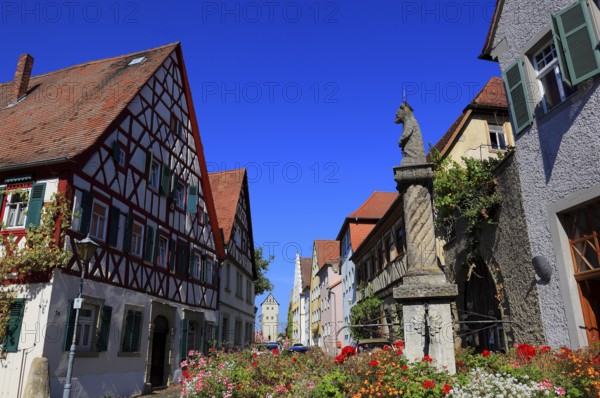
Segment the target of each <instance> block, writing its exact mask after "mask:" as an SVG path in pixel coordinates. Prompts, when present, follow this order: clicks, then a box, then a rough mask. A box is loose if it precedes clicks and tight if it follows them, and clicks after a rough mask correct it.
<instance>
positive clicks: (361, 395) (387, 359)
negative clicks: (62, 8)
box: [182, 342, 600, 398]
mask: <svg viewBox="0 0 600 398" xmlns="http://www.w3.org/2000/svg"><path fill="white" fill-rule="evenodd" d="M402 349H403V345H402V343H400V342H398V343H397V344H395V345H394V347H393V348H390V347H386V348H385V349H383V350H374V351H372V352H370V353H368V354H359V355H356V352H355V351H354V350H353V349H351V348H344V349H342V351H341V353H340V355H338V356H337V357H336V358H335V359H334V358H331V357H329V356H327V355H326V354H324V353H323V352H322V351H320V350H318V349H315V350H310V351H309V352H307V353H290V352H289V351H284V352H281V353H275V355H274V354H268V355H260V356H258V355H255V354H252V353H251V352H248V351H246V352H244V351H241V352H234V353H224V352H221V351H217V350H213V351H211V353H210V355H208V356H204V355H202V354H200V353H197V352H190V356H189V358H188V360H187V361H184V362H183V363H182V365H185V366H187V369H188V370H187V372H185V375H186V376H185V378H184V379H183V380H182V397H184V398H188V397H189V398H192V397H193V398H201V397H261V398H263V397H273V398H274V397H314V398H321V397H340V398H343V397H352V398H365V397H396V396H402V397H421V398H424V397H473V398H475V397H477V398H485V397H497V396H503V397H504V398H509V397H518V398H527V397H548V396H555V397H558V396H566V397H584V398H589V397H600V354H599V351H600V347H598V346H594V347H591V348H586V349H581V350H577V351H572V350H569V349H567V348H561V349H557V350H552V349H550V347H547V346H539V347H533V346H529V345H526V344H521V345H518V346H515V347H513V348H512V349H510V350H509V352H508V353H506V354H498V353H492V352H489V351H484V352H482V353H480V354H475V353H473V352H472V351H471V350H459V351H458V352H457V374H456V375H452V376H451V375H448V374H446V373H444V372H439V371H436V368H435V366H434V365H435V361H434V360H432V359H431V358H430V357H428V356H425V357H423V359H422V361H421V362H418V363H410V364H409V363H408V361H407V360H406V358H405V356H404V355H403V353H402Z"/></svg>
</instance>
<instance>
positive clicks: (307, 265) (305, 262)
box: [300, 257, 312, 290]
mask: <svg viewBox="0 0 600 398" xmlns="http://www.w3.org/2000/svg"><path fill="white" fill-rule="evenodd" d="M311 270H312V258H310V257H301V258H300V271H301V273H302V290H304V289H306V288H307V287H310V273H311Z"/></svg>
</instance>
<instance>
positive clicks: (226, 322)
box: [221, 317, 229, 344]
mask: <svg viewBox="0 0 600 398" xmlns="http://www.w3.org/2000/svg"><path fill="white" fill-rule="evenodd" d="M228 337H229V318H227V317H223V329H221V344H225V343H226V342H227V339H228Z"/></svg>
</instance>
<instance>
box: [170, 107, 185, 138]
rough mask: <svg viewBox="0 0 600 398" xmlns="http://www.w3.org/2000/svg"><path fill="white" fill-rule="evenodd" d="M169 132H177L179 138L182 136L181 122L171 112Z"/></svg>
mask: <svg viewBox="0 0 600 398" xmlns="http://www.w3.org/2000/svg"><path fill="white" fill-rule="evenodd" d="M171 132H172V133H175V134H177V137H179V138H182V137H183V124H182V123H181V121H180V120H179V119H177V118H176V117H175V114H173V113H172V114H171Z"/></svg>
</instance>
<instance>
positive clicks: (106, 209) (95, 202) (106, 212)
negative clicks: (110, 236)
mask: <svg viewBox="0 0 600 398" xmlns="http://www.w3.org/2000/svg"><path fill="white" fill-rule="evenodd" d="M96 205H99V206H102V207H103V208H104V223H103V227H102V232H103V233H102V236H98V235H96V232H97V231H96V230H94V233H92V227H93V226H94V217H95V216H96V215H97V214H96V212H95V210H96ZM109 209H110V206H109V205H108V204H106V203H104V202H103V201H101V200H98V199H97V198H94V199H93V200H92V208H91V209H90V227H89V229H88V233H89V234H90V236H91V237H94V238H96V239H98V240H100V241H102V242H105V241H106V233H107V228H108V217H109ZM96 229H97V228H96Z"/></svg>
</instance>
